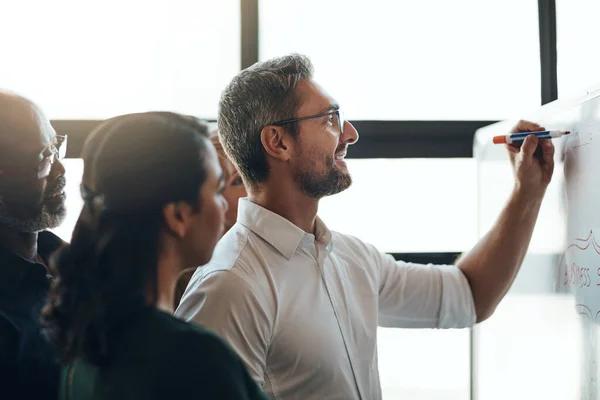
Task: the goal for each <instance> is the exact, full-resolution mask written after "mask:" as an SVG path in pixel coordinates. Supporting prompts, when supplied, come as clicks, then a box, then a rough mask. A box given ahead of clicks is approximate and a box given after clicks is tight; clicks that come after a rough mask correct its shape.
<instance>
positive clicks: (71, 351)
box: [42, 112, 210, 365]
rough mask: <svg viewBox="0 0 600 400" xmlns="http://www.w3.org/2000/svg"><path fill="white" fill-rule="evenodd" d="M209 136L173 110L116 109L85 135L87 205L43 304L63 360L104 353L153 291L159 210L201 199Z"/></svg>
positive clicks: (56, 262) (57, 260)
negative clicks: (116, 112)
mask: <svg viewBox="0 0 600 400" xmlns="http://www.w3.org/2000/svg"><path fill="white" fill-rule="evenodd" d="M207 146H210V144H209V141H208V128H207V126H206V125H205V124H203V123H202V122H201V121H199V120H196V119H194V118H192V117H186V116H181V115H178V114H174V113H167V112H151V113H142V114H129V115H124V116H120V117H116V118H113V119H110V120H108V121H106V122H104V123H103V124H101V125H100V126H99V127H98V128H97V129H95V130H94V132H93V133H92V134H91V136H90V138H89V139H88V140H87V141H86V144H85V147H84V180H83V181H84V183H83V184H82V197H83V198H84V207H83V209H82V211H81V215H80V216H79V219H78V221H77V224H76V226H75V230H74V232H73V237H72V241H71V245H70V246H68V247H66V248H64V249H62V250H61V251H59V252H58V253H57V254H55V255H54V257H53V260H52V262H51V263H50V268H51V271H52V273H53V274H54V276H55V278H56V280H55V283H54V285H53V286H52V288H51V291H50V296H49V299H48V302H47V304H46V307H45V308H44V310H43V312H42V320H43V323H44V324H45V333H46V336H47V337H48V339H49V340H50V341H51V342H52V343H53V344H54V345H55V346H56V347H57V349H58V351H59V356H60V358H61V360H62V361H63V362H66V363H70V362H72V361H74V359H76V358H81V359H84V360H85V361H87V362H90V363H92V364H95V365H102V364H104V363H106V362H108V361H109V360H110V357H111V350H112V349H111V344H112V343H114V341H113V340H112V339H111V335H113V334H114V333H115V332H116V331H117V330H118V328H119V325H120V324H121V323H122V322H124V321H125V320H126V319H127V318H128V317H129V316H131V315H132V313H135V312H137V311H138V310H141V309H143V308H144V307H146V306H147V305H148V293H151V294H152V296H153V297H154V298H156V296H157V271H156V269H157V259H158V254H159V252H160V249H159V237H160V233H161V231H162V227H163V225H162V224H163V219H162V218H163V217H162V210H163V208H164V206H165V205H167V204H169V203H172V202H178V201H185V202H188V203H189V204H192V205H194V206H196V205H197V204H198V194H199V188H200V187H201V186H202V184H203V183H204V181H205V179H206V175H207V171H206V165H205V161H204V160H205V158H204V155H205V151H206V149H207Z"/></svg>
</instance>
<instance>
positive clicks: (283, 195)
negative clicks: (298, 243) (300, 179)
mask: <svg viewBox="0 0 600 400" xmlns="http://www.w3.org/2000/svg"><path fill="white" fill-rule="evenodd" d="M269 186H270V185H268V184H266V185H264V186H263V187H261V188H260V190H259V191H251V192H250V194H249V195H248V198H249V200H250V201H252V202H253V203H256V204H258V205H259V206H261V207H264V208H266V209H267V210H269V211H272V212H274V213H275V214H278V215H281V216H282V217H283V218H285V219H287V220H288V221H290V222H291V223H292V224H294V225H296V226H297V227H298V228H300V229H302V230H303V231H304V232H307V233H312V234H314V233H315V220H316V218H317V211H318V210H319V199H315V198H312V197H308V196H306V195H305V194H304V193H301V192H300V191H299V190H297V189H295V188H285V187H282V185H278V186H277V187H269Z"/></svg>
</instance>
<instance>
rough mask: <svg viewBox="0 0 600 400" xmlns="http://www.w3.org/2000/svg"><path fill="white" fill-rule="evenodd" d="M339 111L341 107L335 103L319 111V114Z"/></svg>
mask: <svg viewBox="0 0 600 400" xmlns="http://www.w3.org/2000/svg"><path fill="white" fill-rule="evenodd" d="M339 109H340V105H339V104H337V103H333V104H331V105H330V106H329V107H327V108H324V109H322V110H321V111H319V112H318V114H324V113H326V112H328V111H335V110H339Z"/></svg>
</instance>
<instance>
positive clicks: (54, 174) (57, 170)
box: [50, 157, 65, 178]
mask: <svg viewBox="0 0 600 400" xmlns="http://www.w3.org/2000/svg"><path fill="white" fill-rule="evenodd" d="M64 175H65V166H64V165H63V163H62V162H61V161H60V160H59V158H58V157H56V158H55V159H54V162H53V163H52V168H51V169H50V177H51V178H58V177H59V176H64Z"/></svg>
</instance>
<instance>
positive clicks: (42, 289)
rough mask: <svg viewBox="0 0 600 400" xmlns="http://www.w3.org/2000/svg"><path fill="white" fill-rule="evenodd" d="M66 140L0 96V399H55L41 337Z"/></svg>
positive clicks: (30, 108) (30, 109) (24, 104)
mask: <svg viewBox="0 0 600 400" xmlns="http://www.w3.org/2000/svg"><path fill="white" fill-rule="evenodd" d="M65 141H66V137H64V136H57V135H56V132H55V131H54V129H53V128H52V126H51V125H50V121H49V120H48V119H47V118H46V117H45V116H44V114H43V113H42V111H41V110H40V109H39V107H37V106H36V105H35V104H33V103H31V102H30V101H29V100H27V99H25V98H23V97H20V96H18V95H15V94H13V93H9V92H5V91H0V397H2V398H3V399H5V398H6V399H13V398H14V399H55V398H57V397H58V371H59V369H58V364H57V363H56V360H55V356H54V353H53V351H52V350H51V348H50V345H49V344H48V343H47V342H46V340H45V339H44V337H43V335H42V327H41V324H40V312H41V308H42V306H43V305H44V303H45V301H46V297H47V295H48V289H49V280H50V279H51V276H50V275H49V274H48V271H47V268H46V265H47V264H48V259H49V257H50V255H51V254H52V253H53V252H54V251H55V250H56V249H57V248H58V247H60V246H61V245H62V244H63V242H62V241H61V240H60V239H59V238H58V237H57V236H55V235H53V234H52V233H50V232H46V231H45V230H46V229H51V228H55V227H57V226H58V225H59V224H60V223H61V222H62V220H63V219H64V217H65V213H66V209H65V194H64V188H65V177H64V173H65V169H64V167H63V165H62V164H61V162H60V161H59V158H60V156H61V155H62V154H64V151H65V150H66V142H65Z"/></svg>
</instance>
